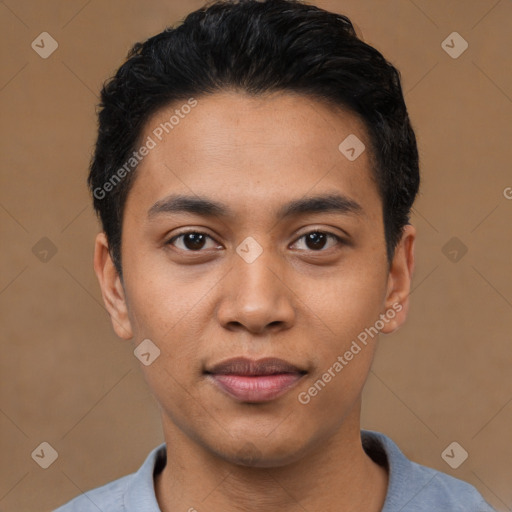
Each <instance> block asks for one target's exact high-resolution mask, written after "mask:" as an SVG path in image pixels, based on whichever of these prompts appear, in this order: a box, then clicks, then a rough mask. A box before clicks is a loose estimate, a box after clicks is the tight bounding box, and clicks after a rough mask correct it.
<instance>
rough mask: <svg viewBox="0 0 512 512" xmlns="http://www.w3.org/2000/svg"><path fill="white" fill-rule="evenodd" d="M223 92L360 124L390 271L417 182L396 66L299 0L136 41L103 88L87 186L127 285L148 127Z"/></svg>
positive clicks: (218, 8) (214, 6)
mask: <svg viewBox="0 0 512 512" xmlns="http://www.w3.org/2000/svg"><path fill="white" fill-rule="evenodd" d="M225 90H237V91H243V92H245V93H248V94H251V95H263V94H266V93H272V92H287V91H288V92H290V93H298V94H301V95H304V96H307V97H309V98H312V99H316V100H319V101H324V102H328V103H329V104H331V105H333V106H337V107H342V108H344V109H345V110H347V111H350V112H352V113H354V114H356V115H357V116H358V117H359V118H360V119H362V121H363V122H364V125H365V127H366V129H367V132H368V135H369V138H370V143H371V144H370V145H371V148H370V155H371V157H372V161H373V162H374V163H373V165H372V177H373V179H374V180H375V182H376V183H377V187H378V190H379V195H380V197H381V199H382V211H383V220H384V233H385V239H386V253H387V259H388V263H389V264H390V263H391V261H392V258H393V255H394V251H395V248H396V245H397V243H398V242H399V240H400V238H401V235H402V232H403V227H404V226H405V225H406V224H408V223H409V215H410V209H411V207H412V204H413V202H414V199H415V197H416V194H417V192H418V189H419V183H420V174H419V163H418V150H417V145H416V137H415V134H414V131H413V129H412V127H411V123H410V121H409V116H408V113H407V108H406V105H405V102H404V98H403V93H402V88H401V83H400V74H399V72H398V70H397V69H395V67H394V66H393V65H392V64H390V63H389V62H388V61H387V60H386V59H385V58H384V57H383V56H382V54H381V53H380V52H379V51H377V50H376V49H375V48H373V47H372V46H370V45H368V44H366V43H365V42H363V41H362V40H361V39H360V38H359V37H358V36H357V35H356V32H355V30H354V27H353V25H352V23H351V21H350V20H349V19H348V18H347V17H346V16H343V15H341V14H336V13H331V12H328V11H325V10H323V9H320V8H318V7H316V6H313V5H308V4H305V3H303V2H301V1H299V0H266V1H261V0H238V1H236V0H220V1H214V2H209V3H207V4H205V5H204V6H203V7H202V8H201V9H198V10H196V11H194V12H192V13H190V14H189V15H188V16H186V18H185V19H184V20H183V21H182V22H181V23H179V24H178V25H177V26H175V27H169V28H166V29H165V30H164V31H162V32H161V33H159V34H157V35H155V36H153V37H150V38H149V39H147V40H146V41H144V42H139V43H136V44H135V45H134V46H133V47H132V49H131V50H130V51H129V53H128V56H127V58H126V61H125V62H124V63H123V64H122V65H121V67H120V68H119V69H118V71H117V72H116V74H115V76H113V77H112V78H110V79H109V80H107V81H106V82H105V84H104V86H103V88H102V91H101V103H100V105H99V107H100V109H99V113H98V120H99V127H98V138H97V141H96V146H95V151H94V154H93V157H92V160H91V166H90V174H89V178H88V184H89V187H90V190H91V192H92V194H93V197H94V208H95V210H96V212H97V213H98V215H99V216H100V218H101V222H102V226H103V230H104V232H105V234H106V236H107V239H108V243H109V250H110V254H111V257H112V260H113V262H114V264H115V266H116V269H117V271H118V272H119V274H120V275H121V277H122V268H121V233H122V220H123V210H124V205H125V202H126V197H127V194H128V192H129V190H130V186H131V184H132V183H133V178H134V175H135V170H136V167H137V165H136V164H137V161H136V160H134V159H133V152H134V151H135V150H136V148H137V144H138V143H140V138H141V133H142V131H143V129H144V127H145V123H146V122H147V121H148V119H149V118H150V116H152V115H153V114H154V113H155V112H157V111H158V110H159V109H161V108H163V107H165V106H167V105H169V104H171V103H174V102H176V101H180V100H181V101H184V102H187V101H188V102H189V103H190V101H191V98H198V97H200V96H201V95H207V94H212V93H215V92H219V91H225ZM194 101H197V100H195V99H194ZM340 142H341V141H340ZM128 161H131V162H132V164H133V166H132V167H133V168H130V167H127V165H126V163H127V162H128ZM122 169H124V171H122Z"/></svg>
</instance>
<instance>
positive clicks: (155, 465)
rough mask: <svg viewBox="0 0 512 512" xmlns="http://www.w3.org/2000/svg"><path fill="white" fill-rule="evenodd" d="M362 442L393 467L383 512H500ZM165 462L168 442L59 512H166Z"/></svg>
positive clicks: (385, 443)
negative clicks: (157, 477) (158, 491)
mask: <svg viewBox="0 0 512 512" xmlns="http://www.w3.org/2000/svg"><path fill="white" fill-rule="evenodd" d="M361 439H362V442H363V447H364V449H365V451H366V453H368V455H369V456H370V457H371V458H372V459H373V460H375V461H376V462H377V463H384V464H386V461H387V464H388V468H389V484H388V490H387V495H386V501H385V502H384V507H383V509H382V511H381V512H496V511H495V510H494V509H493V508H492V507H491V506H490V505H489V504H488V503H487V502H486V501H485V500H484V499H483V497H482V496H481V494H480V493H479V492H478V491H477V490H476V488H475V487H473V486H472V485H470V484H468V483H467V482H464V481H462V480H459V479H457V478H454V477H452V476H449V475H447V474H445V473H441V472H440V471H436V470H435V469H431V468H428V467H426V466H422V465H420V464H416V463H415V462H412V461H410V460H409V459H408V458H407V457H405V455H404V454H403V453H402V452H401V451H400V449H399V448H398V446H397V445H396V444H395V443H394V442H393V441H392V440H391V439H390V438H389V437H387V436H386V435H384V434H381V433H380V432H375V431H373V430H361ZM381 461H382V462H381ZM165 462H166V450H165V443H163V444H161V445H160V446H157V447H156V448H154V449H153V450H152V451H151V452H150V453H149V455H148V456H147V458H146V460H145V461H144V463H143V464H142V466H141V467H140V468H139V470H138V471H137V472H136V473H132V474H131V475H127V476H124V477H122V478H119V479H117V480H114V481H113V482H110V483H108V484H106V485H104V486H102V487H98V488H96V489H93V490H91V491H88V492H86V493H84V494H81V495H80V496H77V497H76V498H74V499H72V500H71V501H69V502H68V503H66V504H65V505H63V506H62V507H60V508H58V509H56V510H54V512H161V511H160V508H159V507H158V502H157V500H156V496H155V489H154V480H153V473H154V471H155V470H156V471H157V472H159V471H161V470H162V469H163V468H164V466H165Z"/></svg>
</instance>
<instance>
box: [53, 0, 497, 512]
mask: <svg viewBox="0 0 512 512" xmlns="http://www.w3.org/2000/svg"><path fill="white" fill-rule="evenodd" d="M101 107H102V109H101V111H100V114H99V133H98V140H97V145H96V150H95V154H94V158H93V161H92V164H91V172H90V176H89V185H90V188H91V191H92V193H93V196H94V206H95V208H96V210H97V212H98V214H99V216H100V218H101V221H102V225H103V232H102V233H100V234H99V235H98V237H97V239H96V246H95V259H94V267H95V271H96V274H97V276H98V280H99V283H100V286H101V290H102V294H103V299H104V301H105V305H106V307H107V309H108V311H109V313H110V316H111V318H112V324H113V328H114V330H115V332H116V333H117V334H118V335H119V336H120V337H121V338H124V339H126V340H130V339H133V340H134V344H135V346H136V347H137V348H136V354H138V356H139V358H140V359H141V361H142V362H143V365H142V370H143V372H144V376H145V378H146V380H147V382H148V384H149V386H150V388H151V390H152V392H153V394H154V395H155V397H156V399H157V401H158V403H159V405H160V409H161V416H162V424H163V430H164V435H165V443H164V444H162V445H161V446H159V447H156V448H155V449H154V450H153V451H152V452H151V453H150V454H149V455H148V457H147V459H146V461H145V462H144V464H143V465H142V467H141V468H140V469H139V471H138V472H137V473H134V474H132V475H128V476H126V477H123V478H121V479H119V480H116V481H115V482H111V483H109V484H107V485H105V486H103V487H101V488H98V489H95V490H93V491H90V492H87V493H85V494H84V495H81V496H79V497H77V498H76V499H74V500H72V501H71V502H69V503H68V504H67V505H64V506H63V507H61V508H59V509H58V512H69V511H93V510H94V511H97V510H102V511H104V512H118V511H119V512H121V511H126V512H149V511H151V512H156V511H158V510H161V511H164V512H171V511H172V512H174V511H179V510H183V511H185V510H188V511H194V510H198V511H201V510H208V511H210V512H216V511H222V512H229V511H235V510H237V511H239V510H243V511H261V510H265V511H273V510H276V511H277V510H279V511H281V512H283V511H285V512H288V511H292V510H293V511H295V510H303V511H304V510H306V511H318V510H323V511H344V512H351V511H362V510H364V511H365V512H379V511H383V512H397V511H402V512H412V511H415V512H418V511H434V510H435V511H450V512H453V511H457V510H459V511H464V512H470V511H474V512H486V511H491V510H492V508H491V507H490V506H489V505H488V504H487V503H486V502H485V501H484V499H483V498H482V496H481V495H480V494H479V493H478V491H477V490H476V489H475V488H474V487H472V486H471V485H469V484H467V483H465V482H463V481H461V480H457V479H455V478H452V477H450V476H448V475H445V474H443V473H440V472H438V471H435V470H433V469H429V468H426V467H424V466H420V465H418V464H415V463H413V462H411V461H409V460H408V459H407V458H406V457H405V456H404V455H403V454H402V453H401V452H400V450H399V448H398V447H397V446H396V444H395V443H394V442H393V441H392V440H391V439H390V438H388V437H387V436H385V435H384V434H381V433H378V432H373V431H367V430H361V427H360V410H361V393H362V390H363V386H364V383H365V381H366V378H367V376H368V373H369V371H370V367H371V363H372V360H373V356H374V353H375V349H376V342H377V338H378V333H379V332H384V333H391V332H393V331H394V330H396V329H398V328H399V327H400V326H401V325H402V324H403V323H404V322H405V319H406V315H407V311H408V307H409V292H410V285H411V278H412V273H413V269H414V241H415V235H416V233H415V228H414V227H413V226H412V225H411V224H410V223H409V214H410V209H411V206H412V204H413V202H414V199H415V196H416V194H417V192H418V187H419V170H418V153H417V148H416V141H415V136H414V132H413V130H412V128H411V125H410V122H409V118H408V114H407V110H406V107H405V104H404V100H403V95H402V91H401V86H400V79H399V75H398V72H397V71H396V70H395V68H394V67H393V66H391V65H390V64H389V63H388V62H387V61H386V60H385V59H384V58H383V57H382V55H381V54H380V53H379V52H378V51H377V50H375V49H374V48H372V47H370V46H368V45H367V44H365V43H364V42H362V41H361V40H359V39H358V38H357V36H356V34H355V32H354V30H353V27H352V24H351V23H350V21H349V20H348V19H347V18H346V17H344V16H341V15H337V14H333V13H329V12H326V11H323V10H321V9H318V8H316V7H314V6H311V5H307V4H304V3H300V2H297V1H293V0H268V1H266V2H260V1H256V0H247V1H241V2H239V3H235V2H216V3H211V4H209V5H208V6H206V7H205V8H203V9H200V10H198V11H196V12H193V13H191V14H190V15H189V16H188V17H187V18H186V19H185V20H184V22H183V23H182V24H181V25H179V26H178V27H176V28H173V29H168V30H165V31H164V32H162V33H160V34H158V35H156V36H154V37H152V38H150V39H148V40H147V41H145V42H144V43H142V44H137V45H135V46H134V48H133V49H132V51H131V52H130V54H129V56H128V59H127V61H126V62H125V63H124V64H123V65H122V66H121V68H120V69H119V70H118V72H117V74H116V75H115V77H113V78H112V79H111V80H110V81H109V82H108V83H107V84H106V85H105V87H104V89H103V91H102V105H101Z"/></svg>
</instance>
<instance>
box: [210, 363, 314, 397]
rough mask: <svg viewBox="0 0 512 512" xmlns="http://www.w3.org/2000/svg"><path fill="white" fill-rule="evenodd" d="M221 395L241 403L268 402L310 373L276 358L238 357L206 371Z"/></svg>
mask: <svg viewBox="0 0 512 512" xmlns="http://www.w3.org/2000/svg"><path fill="white" fill-rule="evenodd" d="M205 373H206V375H207V377H208V379H209V380H210V381H211V382H213V383H214V384H215V385H216V386H217V387H218V388H219V389H220V390H221V391H223V392H224V393H226V394H227V395H229V396H231V397H232V398H235V399H236V400H239V401H241V402H268V401H270V400H275V399H276V398H278V397H280V396H281V395H283V394H284V393H286V392H287V391H289V390H290V389H291V388H292V387H294V386H295V385H296V384H297V382H298V381H299V380H300V379H301V378H302V377H303V376H304V375H305V374H306V373H307V372H306V371H305V370H303V369H301V368H298V367H297V366H295V365H293V364H291V363H288V362H287V361H284V360H282V359H278V358H275V357H267V358H263V359H258V360H253V359H248V358H246V357H235V358H232V359H228V360H226V361H222V362H221V363H219V364H217V365H215V366H213V367H212V368H211V369H209V370H206V371H205Z"/></svg>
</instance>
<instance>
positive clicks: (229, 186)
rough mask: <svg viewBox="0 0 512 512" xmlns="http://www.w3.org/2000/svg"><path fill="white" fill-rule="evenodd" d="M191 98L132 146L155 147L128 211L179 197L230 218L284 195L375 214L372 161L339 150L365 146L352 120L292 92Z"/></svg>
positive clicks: (165, 111)
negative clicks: (330, 197) (343, 203)
mask: <svg viewBox="0 0 512 512" xmlns="http://www.w3.org/2000/svg"><path fill="white" fill-rule="evenodd" d="M195 101H196V102H197V103H196V104H195V106H194V107H193V108H190V107H187V108H185V106H186V105H188V104H190V102H187V101H186V100H184V101H183V102H175V103H173V104H172V105H169V106H167V107H165V108H162V109H160V110H159V111H158V112H156V114H155V115H153V116H152V117H151V118H150V119H149V121H148V122H147V123H146V125H145V127H144V130H143V132H142V134H141V138H140V141H141V142H142V143H144V142H145V141H148V140H149V139H151V140H152V141H153V143H154V144H152V146H153V148H152V149H151V150H150V151H149V153H148V154H147V156H145V157H144V159H143V160H142V161H141V163H140V164H139V166H138V168H137V172H136V178H135V181H134V184H133V185H132V190H131V191H130V193H129V194H128V200H127V204H126V208H128V207H130V208H131V207H136V208H137V209H138V210H139V211H140V213H141V214H142V213H143V212H142V208H145V212H144V213H145V214H147V213H148V212H149V211H151V208H153V212H154V204H155V203H157V202H158V201H162V200H163V199H164V198H165V197H166V196H167V195H171V194H176V193H178V194H181V195H188V196H190V195H196V196H201V197H209V198H211V199H213V200H216V201H217V202H223V203H226V200H229V202H230V204H231V205H232V208H231V210H233V211H236V212H237V213H241V212H242V211H243V210H245V211H246V212H248V211H249V210H251V209H252V210H254V208H255V207H258V208H260V209H261V208H264V209H266V210H267V211H271V210H275V211H276V213H277V212H278V211H280V212H281V213H282V203H284V202H289V199H290V198H295V199H296V198H299V197H303V196H308V195H318V194H319V193H325V192H327V193H333V192H334V191H339V192H340V193H342V194H343V195H344V196H346V197H347V198H349V199H351V200H353V201H354V202H357V203H359V204H361V205H363V209H364V210H365V211H366V210H370V211H369V212H368V213H369V215H370V216H372V215H373V216H375V215H377V216H378V212H379V211H380V204H375V203H380V198H379V195H378V191H377V187H376V185H375V183H374V180H373V175H372V172H371V165H372V163H371V155H370V154H369V151H368V150H367V149H364V150H363V151H362V153H361V154H360V155H359V156H358V158H357V159H355V160H351V159H349V158H347V153H346V149H347V147H346V146H347V144H345V145H343V144H342V143H343V141H345V140H348V141H349V142H350V143H351V144H349V145H352V146H354V142H355V143H356V144H358V143H359V144H360V146H359V147H356V150H358V151H359V150H361V148H369V146H370V144H369V140H368V136H367V132H366V129H365V126H364V124H363V122H362V121H361V120H360V119H359V118H358V117H357V116H355V115H354V114H352V113H350V112H347V111H344V110H342V109H339V108H334V107H333V106H332V105H328V104H326V103H323V102H320V101H317V100H314V99H312V98H309V97H307V96H303V95H298V94H290V93H274V94H272V95H266V96H256V97H255V96H249V95H247V94H245V93H238V92H219V93H215V94H212V95H206V96H200V97H198V98H197V99H196V100H195ZM358 141H359V142H358ZM340 144H341V147H340ZM348 155H349V156H350V155H351V153H348ZM129 203H130V204H129ZM372 208H373V209H374V210H375V211H373V212H372V211H371V210H372Z"/></svg>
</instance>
